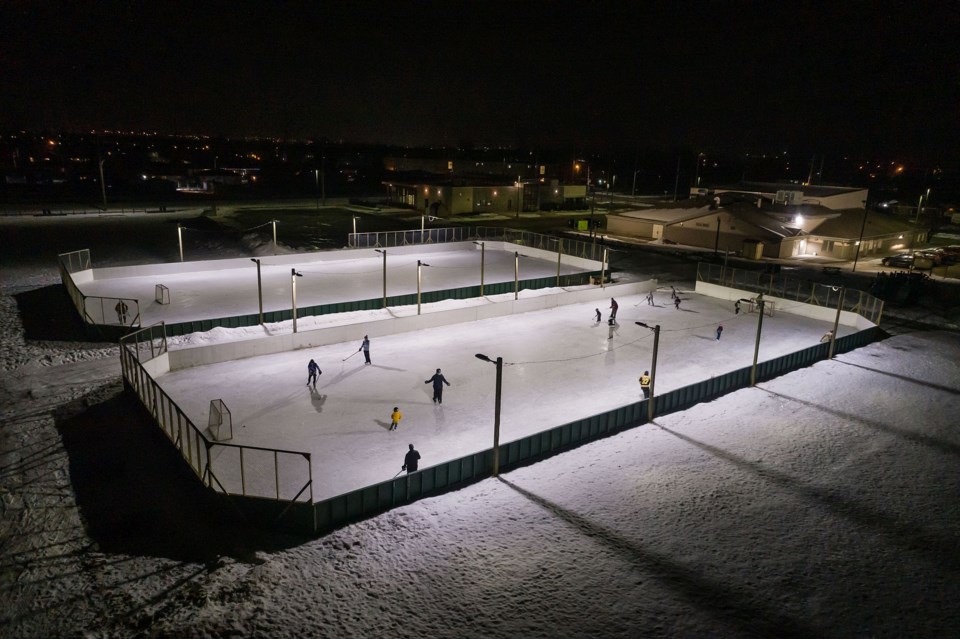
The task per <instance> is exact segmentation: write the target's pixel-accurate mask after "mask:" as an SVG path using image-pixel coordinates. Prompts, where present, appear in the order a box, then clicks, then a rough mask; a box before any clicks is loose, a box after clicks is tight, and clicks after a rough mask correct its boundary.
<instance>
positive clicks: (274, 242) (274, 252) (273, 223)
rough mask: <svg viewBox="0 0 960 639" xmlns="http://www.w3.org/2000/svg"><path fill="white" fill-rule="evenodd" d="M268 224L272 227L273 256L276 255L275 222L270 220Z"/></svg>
mask: <svg viewBox="0 0 960 639" xmlns="http://www.w3.org/2000/svg"><path fill="white" fill-rule="evenodd" d="M270 224H272V225H273V254H274V255H276V254H277V221H276V220H270Z"/></svg>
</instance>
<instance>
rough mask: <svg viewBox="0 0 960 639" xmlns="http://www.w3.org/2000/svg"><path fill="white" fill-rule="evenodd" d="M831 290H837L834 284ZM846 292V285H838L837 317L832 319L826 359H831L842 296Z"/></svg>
mask: <svg viewBox="0 0 960 639" xmlns="http://www.w3.org/2000/svg"><path fill="white" fill-rule="evenodd" d="M833 290H837V287H836V286H834V287H833ZM846 293H847V287H846V286H841V287H840V299H839V300H838V301H837V317H836V318H835V319H834V320H833V331H832V332H831V333H830V350H829V352H828V353H827V359H833V353H834V345H835V344H836V343H837V329H839V328H840V311H841V310H843V298H844V296H845V295H846Z"/></svg>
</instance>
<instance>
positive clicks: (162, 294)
mask: <svg viewBox="0 0 960 639" xmlns="http://www.w3.org/2000/svg"><path fill="white" fill-rule="evenodd" d="M153 299H154V300H155V301H156V302H157V304H169V303H170V289H169V288H167V287H166V286H164V285H163V284H157V286H156V288H155V289H154V293H153Z"/></svg>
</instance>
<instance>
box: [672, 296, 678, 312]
mask: <svg viewBox="0 0 960 639" xmlns="http://www.w3.org/2000/svg"><path fill="white" fill-rule="evenodd" d="M673 307H674V308H675V309H677V310H678V311H679V310H680V297H679V296H677V297H674V298H673Z"/></svg>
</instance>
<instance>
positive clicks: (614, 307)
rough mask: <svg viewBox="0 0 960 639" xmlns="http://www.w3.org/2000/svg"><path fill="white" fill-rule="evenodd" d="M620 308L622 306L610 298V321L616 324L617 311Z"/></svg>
mask: <svg viewBox="0 0 960 639" xmlns="http://www.w3.org/2000/svg"><path fill="white" fill-rule="evenodd" d="M618 308H620V305H619V304H617V300H615V299H613V298H612V297H611V298H610V319H612V320H613V321H614V323H616V321H617V309H618Z"/></svg>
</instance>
